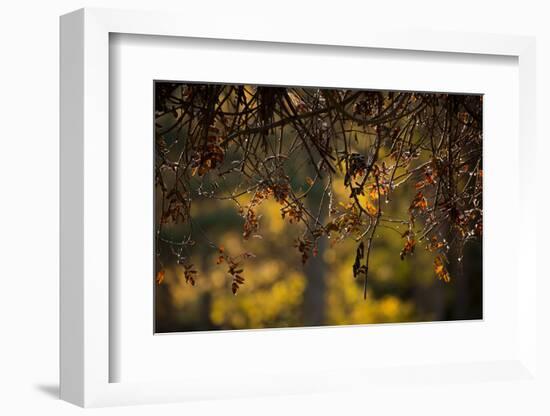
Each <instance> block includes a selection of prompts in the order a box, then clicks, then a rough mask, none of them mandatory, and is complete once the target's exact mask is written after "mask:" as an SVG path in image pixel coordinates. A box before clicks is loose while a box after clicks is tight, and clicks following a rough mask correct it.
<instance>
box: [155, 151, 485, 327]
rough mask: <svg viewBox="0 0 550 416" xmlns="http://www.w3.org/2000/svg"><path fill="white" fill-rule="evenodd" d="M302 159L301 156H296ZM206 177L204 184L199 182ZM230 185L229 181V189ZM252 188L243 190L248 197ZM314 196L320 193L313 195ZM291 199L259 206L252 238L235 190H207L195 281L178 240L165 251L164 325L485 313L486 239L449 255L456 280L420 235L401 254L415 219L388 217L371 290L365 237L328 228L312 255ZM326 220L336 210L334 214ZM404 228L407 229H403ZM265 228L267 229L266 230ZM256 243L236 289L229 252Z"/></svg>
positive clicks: (338, 191)
mask: <svg viewBox="0 0 550 416" xmlns="http://www.w3.org/2000/svg"><path fill="white" fill-rule="evenodd" d="M295 163H298V161H296V162H295ZM307 173H308V172H307V170H305V171H304V169H301V170H300V169H296V170H295V171H294V173H293V175H292V180H291V183H292V188H293V189H296V190H300V189H305V188H306V187H307V184H306V178H307ZM195 186H198V185H195ZM322 187H323V184H321V183H319V184H317V185H315V187H314V188H313V190H312V193H311V194H310V195H309V197H310V198H311V199H312V200H313V201H314V200H315V198H320V197H321V194H322ZM333 192H334V196H335V199H336V200H338V199H340V200H346V199H347V198H348V197H349V196H348V195H347V193H346V190H345V188H344V186H343V181H334V184H333ZM415 192H416V191H415V189H414V187H412V189H407V188H406V187H402V188H399V189H396V190H395V191H394V192H393V194H392V199H391V201H390V202H389V203H387V204H385V206H384V212H385V213H386V214H389V215H390V216H392V215H393V216H395V217H398V216H399V215H401V216H402V214H403V213H404V212H407V208H408V207H409V204H410V201H411V199H412V198H413V197H414V194H415ZM222 193H223V190H222ZM251 198H252V195H251V194H250V193H245V194H244V195H242V196H240V197H239V198H238V200H239V203H240V204H241V205H243V206H244V205H246V204H247V202H249V201H250V199H251ZM313 204H314V202H313ZM280 209H281V206H280V205H279V204H278V203H277V202H276V201H275V200H274V199H273V198H270V199H267V200H265V201H264V202H263V203H262V204H261V205H260V206H259V208H258V211H257V212H258V217H259V222H260V225H259V231H258V236H257V238H254V237H252V238H250V239H248V240H244V239H243V237H242V234H243V218H242V217H241V216H240V215H239V213H238V211H237V209H236V208H235V203H234V202H233V201H231V200H215V199H214V200H213V199H209V198H203V199H198V200H195V201H193V204H192V208H191V217H192V218H193V232H194V234H193V235H194V238H195V244H194V245H193V246H192V247H187V248H186V250H185V253H184V254H185V256H186V257H188V259H189V261H190V263H191V264H193V266H194V268H195V269H196V271H197V275H196V284H195V285H194V286H193V285H191V284H189V283H186V281H185V278H184V269H183V268H182V267H181V266H180V265H178V264H176V262H175V260H174V255H173V254H174V253H172V252H171V251H170V249H169V248H168V247H164V250H162V251H161V252H162V253H163V255H162V260H163V263H164V267H165V276H164V280H163V282H162V284H160V285H155V287H156V292H155V293H156V295H155V296H156V302H155V304H156V316H155V322H156V329H155V331H156V332H180V331H206V330H215V329H224V330H228V329H253V328H270V327H271V328H273V327H300V326H316V325H349V324H374V323H391V322H419V321H441V320H464V319H481V318H482V257H481V256H482V249H481V244H480V243H479V242H475V241H472V242H469V243H467V245H466V247H465V249H464V253H463V257H462V259H461V261H460V262H458V261H457V256H454V258H452V257H453V256H449V257H450V259H451V262H450V264H449V266H448V267H449V272H450V275H451V276H452V280H451V282H449V283H445V282H443V281H441V280H438V279H437V278H436V276H435V274H434V269H433V253H430V252H429V251H428V250H426V249H425V247H424V246H425V244H424V245H422V244H420V243H419V244H418V246H417V249H416V250H415V252H414V253H413V254H412V255H409V256H407V257H406V258H405V259H404V260H401V259H400V255H399V253H400V251H401V249H402V247H403V238H402V234H401V231H404V230H405V229H406V226H401V229H400V226H399V225H397V226H394V227H392V228H387V227H379V228H378V231H377V235H376V239H375V243H374V247H373V251H372V254H371V259H370V268H369V277H368V285H367V299H366V300H365V299H363V284H364V281H363V280H362V279H361V278H358V279H354V277H353V273H352V265H353V262H354V258H355V253H356V247H357V243H356V242H355V241H354V240H353V239H344V240H343V241H341V242H336V243H335V242H333V241H331V240H330V239H328V238H326V237H322V238H321V240H320V243H319V246H318V254H317V255H316V256H312V257H310V258H309V259H308V261H307V263H306V264H305V265H302V261H301V255H300V253H299V252H298V250H297V249H296V248H295V247H294V244H295V240H296V238H297V237H298V236H299V235H300V229H299V228H298V227H297V226H296V224H289V222H288V218H287V219H283V218H282V215H281V210H280ZM325 222H326V220H325ZM163 230H164V231H163V233H164V235H165V237H166V238H167V239H169V240H173V241H179V240H181V239H183V238H185V236H186V235H187V233H188V229H187V227H184V226H181V225H172V226H170V225H166V226H165V227H164V228H163ZM400 230H401V231H400ZM260 235H261V238H260V237H259V236H260ZM219 246H222V247H223V250H224V254H228V255H232V256H235V255H238V254H239V253H242V252H251V253H254V255H255V257H253V258H249V259H247V260H246V262H245V263H244V272H243V277H244V278H245V279H246V280H245V283H244V284H243V285H241V286H240V288H239V291H238V293H237V294H236V295H233V294H232V291H231V277H230V276H229V275H228V274H227V265H226V264H225V263H222V264H217V259H218V257H219V255H220V253H219V250H218V247H219Z"/></svg>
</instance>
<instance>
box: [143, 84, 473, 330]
mask: <svg viewBox="0 0 550 416" xmlns="http://www.w3.org/2000/svg"><path fill="white" fill-rule="evenodd" d="M154 96H155V103H154V116H153V118H154V131H155V134H154V141H155V163H154V170H155V171H154V178H155V183H154V195H155V197H154V210H155V218H154V225H155V229H154V230H153V232H154V233H155V238H154V242H155V243H154V253H152V254H153V255H154V259H155V270H154V275H153V276H152V281H153V284H154V287H155V295H154V296H155V311H154V313H155V332H156V333H167V332H188V331H211V330H238V329H258V328H286V327H309V326H334V325H353V324H378V323H400V322H424V321H452V320H471V319H481V318H482V234H483V209H482V202H483V160H482V141H483V125H482V120H483V112H482V110H483V97H482V95H473V94H470V95H467V94H450V93H430V92H411V91H371V90H357V89H333V88H317V87H301V86H297V87H290V86H289V87H284V86H263V85H247V84H244V85H238V84H207V83H188V82H173V81H155V82H154Z"/></svg>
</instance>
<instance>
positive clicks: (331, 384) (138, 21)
mask: <svg viewBox="0 0 550 416" xmlns="http://www.w3.org/2000/svg"><path fill="white" fill-rule="evenodd" d="M183 20H184V21H185V25H182V24H181V22H182V21H183ZM214 23H215V24H211V25H208V26H206V25H204V21H202V20H201V19H188V18H185V16H181V15H177V14H171V13H147V12H134V11H131V12H130V11H118V10H106V9H82V10H78V11H76V12H73V13H71V14H68V15H65V16H63V17H62V18H61V217H60V218H61V235H60V239H61V282H60V286H61V310H60V318H61V339H60V349H61V351H60V354H61V355H60V359H61V389H60V394H61V398H62V399H64V400H67V401H69V402H71V403H75V404H77V405H80V406H85V407H88V406H106V405H118V404H138V403H159V402H169V401H182V400H191V399H196V398H215V397H239V396H254V395H262V394H284V393H290V394H292V393H300V392H323V391H334V390H339V389H349V388H351V386H353V385H358V386H360V385H361V384H363V383H366V384H369V385H374V384H375V383H376V382H379V381H380V380H385V381H383V384H384V383H386V384H387V383H391V380H392V379H395V378H403V376H407V374H408V376H409V377H410V380H409V382H412V381H411V380H417V381H420V384H421V385H422V383H425V384H426V386H425V387H424V388H425V389H429V384H430V382H431V383H433V382H434V380H439V379H438V374H440V373H443V372H448V373H449V374H452V375H453V377H454V378H455V379H458V380H462V381H463V382H472V383H480V382H481V381H483V380H484V377H483V376H480V377H477V376H475V377H473V376H472V374H478V375H480V374H481V375H483V374H484V372H489V373H490V374H492V376H491V377H496V379H498V378H499V377H500V376H498V375H499V374H500V375H501V376H502V379H503V380H508V381H510V380H512V381H517V382H518V383H520V382H522V381H525V380H531V382H533V383H537V382H538V378H537V361H536V348H537V337H536V330H537V328H536V314H537V312H536V310H537V309H536V279H537V272H536V269H535V264H536V261H535V250H530V249H529V247H530V244H534V243H532V242H534V241H535V240H536V236H535V230H536V218H535V216H534V215H533V214H532V212H530V211H529V206H532V205H533V198H534V195H535V192H534V191H533V186H534V184H532V183H531V182H530V181H529V180H528V178H527V173H526V171H527V167H528V166H532V161H531V160H530V159H529V157H528V156H529V155H528V153H527V151H526V150H525V149H526V148H529V149H530V151H531V152H532V150H533V149H534V148H535V146H536V136H535V130H534V129H535V127H534V126H535V120H534V117H535V114H536V112H535V91H536V84H535V79H536V78H535V41H534V39H533V38H529V37H518V36H508V35H487V34H471V33H470V34H468V33H433V32H430V31H425V32H422V31H415V32H406V31H403V30H401V29H399V28H392V27H390V26H387V27H386V28H385V29H378V28H377V29H374V28H373V29H366V30H365V29H364V28H363V29H362V30H359V29H358V28H355V27H349V28H347V29H346V30H342V31H339V32H338V34H337V35H335V34H331V35H330V36H329V35H327V34H326V31H324V30H323V28H322V27H317V28H316V27H315V26H312V27H311V30H307V31H304V30H303V28H292V27H289V28H288V30H285V31H280V30H279V28H278V26H277V25H275V24H267V23H266V24H262V25H258V26H253V27H250V28H249V30H247V31H246V34H239V33H235V31H234V26H233V25H232V24H231V22H225V21H224V20H223V19H219V21H218V20H217V19H216V21H215V22H214ZM115 33H123V34H135V35H154V36H170V37H182V38H202V39H224V40H229V41H231V40H233V41H247V42H277V43H280V45H281V48H284V47H285V46H284V45H285V44H301V45H331V46H334V47H342V48H346V47H354V48H375V49H385V50H408V51H429V52H435V53H451V54H473V55H476V54H479V55H504V56H510V57H515V58H517V59H518V66H519V115H518V119H519V134H518V137H519V138H520V140H521V146H519V150H518V151H519V165H520V166H519V172H520V177H519V180H518V183H519V190H518V193H519V197H520V198H519V201H520V202H519V208H520V210H521V212H522V215H521V216H520V217H521V224H520V226H518V239H519V243H518V248H517V250H518V267H521V270H522V279H521V280H520V281H519V284H518V290H517V317H516V318H517V323H516V324H517V326H518V334H517V342H518V346H517V354H514V355H513V356H510V357H509V358H508V359H505V360H504V359H501V360H499V361H498V362H497V361H495V362H493V361H482V362H473V363H461V364H457V363H454V362H453V361H452V360H449V361H448V362H441V363H439V364H429V365H427V364H423V363H422V362H419V363H418V366H417V367H415V368H408V369H399V368H397V369H395V368H385V367H383V368H378V369H373V368H371V369H370V370H369V371H368V372H362V371H359V370H357V371H354V370H350V369H349V368H347V369H346V368H342V369H331V370H330V372H329V373H330V377H325V378H323V379H319V377H318V375H316V374H313V373H310V374H307V375H303V376H296V374H292V373H291V372H285V371H282V372H281V374H278V375H277V376H273V377H271V379H270V380H264V381H263V382H252V383H251V382H247V381H246V380H237V381H235V380H234V378H230V377H229V375H228V374H221V375H220V381H219V382H217V383H212V380H211V379H207V378H206V377H203V378H202V379H200V378H194V379H193V380H192V382H191V380H188V381H183V382H180V381H177V382H176V381H169V380H166V381H156V382H152V381H151V382H129V383H126V382H116V383H115V382H110V381H111V376H110V366H111V365H112V362H113V360H114V359H116V358H117V357H115V356H114V354H113V351H112V350H111V349H110V336H111V335H112V334H110V312H109V311H110V308H111V309H112V308H113V305H112V304H111V303H112V301H113V299H112V298H110V296H109V290H110V286H109V275H110V259H109V255H110V253H109V236H110V231H109V230H110V226H112V224H111V223H110V221H111V218H110V211H109V209H110V208H109V198H110V195H109V189H110V163H112V161H110V158H109V134H110V132H109V116H110V113H109V92H110V90H109V36H110V34H115ZM518 145H519V142H518ZM521 242H524V244H521ZM530 242H531V243H530ZM515 273H519V269H518V270H516V271H515ZM539 278H540V276H539ZM486 296H490V294H489V295H487V294H486ZM406 330H409V331H410V330H411V329H410V328H409V329H403V331H406ZM293 331H300V330H293ZM350 331H351V332H348V334H347V337H348V338H349V337H352V336H353V328H352V329H351V330H350ZM295 333H296V334H298V333H299V332H295ZM405 378H406V377H405ZM342 379H346V382H345V383H344V382H342ZM229 380H231V381H232V382H233V384H232V386H231V387H230V388H224V386H225V385H227V384H228V383H227V381H229ZM359 390H361V389H360V388H359Z"/></svg>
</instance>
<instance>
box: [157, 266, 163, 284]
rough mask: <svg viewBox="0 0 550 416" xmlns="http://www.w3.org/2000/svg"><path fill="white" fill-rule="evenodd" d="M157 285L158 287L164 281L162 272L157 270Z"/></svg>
mask: <svg viewBox="0 0 550 416" xmlns="http://www.w3.org/2000/svg"><path fill="white" fill-rule="evenodd" d="M156 281H157V285H160V284H161V283H162V282H163V281H164V270H159V271H158V272H157V277H156Z"/></svg>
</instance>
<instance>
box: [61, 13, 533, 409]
mask: <svg viewBox="0 0 550 416" xmlns="http://www.w3.org/2000/svg"><path fill="white" fill-rule="evenodd" d="M182 19H184V20H185V21H186V22H187V23H186V24H185V25H182V24H181V21H182ZM203 23H204V22H202V19H197V20H196V21H194V20H193V19H191V21H190V20H189V19H188V18H185V17H184V16H178V15H173V14H168V13H166V14H165V13H145V12H129V11H115V10H99V9H91V10H90V9H83V10H79V11H76V12H73V13H71V14H68V15H65V16H63V17H62V18H61V256H62V257H61V397H62V398H63V399H64V400H67V401H69V402H72V403H75V404H78V405H80V406H106V405H118V404H139V403H160V402H168V401H185V400H194V399H207V398H231V397H255V396H261V395H271V394H299V393H320V392H332V391H355V390H357V391H358V392H362V393H364V392H365V391H368V392H369V393H368V395H371V396H373V397H374V396H376V395H377V394H378V393H377V392H383V391H386V390H387V389H388V386H389V387H391V389H402V390H407V389H410V388H411V387H412V386H414V388H415V389H419V392H420V393H426V392H429V391H430V390H431V389H432V388H433V385H434V384H438V385H439V384H448V383H455V382H456V381H457V380H459V381H460V382H462V383H468V384H470V385H472V386H475V388H478V389H487V391H488V395H489V394H490V389H491V387H490V386H491V383H502V382H507V383H512V385H514V384H515V383H518V384H520V383H531V384H532V385H536V384H537V383H538V382H539V379H538V378H537V362H536V360H535V358H536V357H535V351H536V347H537V338H536V301H535V298H536V280H537V274H536V270H535V261H534V256H535V250H532V249H531V246H532V245H533V244H534V243H533V242H534V241H535V239H536V238H535V234H534V233H535V230H536V219H535V217H534V215H532V212H531V211H530V209H529V207H530V206H531V203H532V202H533V198H534V197H533V194H534V193H533V192H532V189H531V188H532V187H533V185H532V183H530V182H529V180H528V178H527V173H526V172H527V169H528V167H529V166H531V165H532V160H531V158H530V156H529V153H528V152H529V151H530V150H528V149H533V148H534V146H535V143H536V137H535V132H534V124H535V123H534V120H533V118H534V114H535V113H536V112H535V76H534V75H535V74H534V71H535V46H534V45H535V43H534V40H533V39H531V38H527V37H516V36H507V35H498V36H497V35H484V34H471V33H470V34H468V33H460V34H457V33H430V32H422V31H417V32H412V33H411V32H404V31H401V30H400V29H397V28H374V27H373V28H368V29H366V30H365V29H362V30H359V28H354V27H350V28H348V29H346V30H343V31H341V32H339V33H338V34H337V35H336V34H334V35H331V36H330V37H327V36H328V35H327V34H326V33H325V32H324V31H323V30H321V28H316V27H313V26H312V28H311V30H308V31H303V28H302V29H297V28H292V27H291V28H289V30H287V31H284V32H281V31H279V30H278V29H277V27H276V26H275V25H273V26H272V25H270V24H265V25H262V26H261V28H260V27H256V26H254V27H252V28H251V29H250V31H249V32H247V33H246V34H236V32H234V30H233V28H232V26H231V25H230V24H229V22H227V23H223V22H220V24H216V25H215V26H208V28H206V26H205V25H204V24H203ZM503 120H506V122H505V123H503V122H502V121H503ZM511 212H514V213H518V215H516V216H515V218H517V219H516V220H515V226H514V227H510V226H505V225H506V224H508V223H509V222H510V213H511ZM511 241H513V242H515V243H514V247H513V249H510V244H511V243H510V242H511ZM503 253H506V254H505V255H504V254H503ZM396 380H398V381H396ZM365 394H366V393H365ZM369 397H370V396H369ZM373 400H374V398H373ZM404 409H405V407H404Z"/></svg>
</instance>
